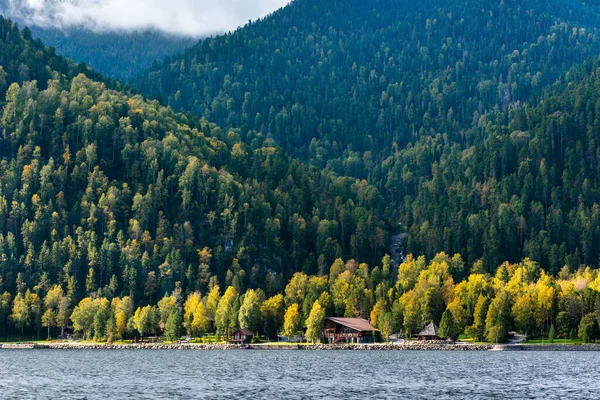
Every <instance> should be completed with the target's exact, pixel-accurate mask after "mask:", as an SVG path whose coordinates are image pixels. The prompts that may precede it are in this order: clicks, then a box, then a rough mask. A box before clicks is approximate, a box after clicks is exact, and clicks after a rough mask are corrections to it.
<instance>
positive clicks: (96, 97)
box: [0, 21, 388, 301]
mask: <svg viewBox="0 0 600 400" xmlns="http://www.w3.org/2000/svg"><path fill="white" fill-rule="evenodd" d="M1 22H2V24H1V27H0V34H2V37H3V39H4V40H3V42H2V45H3V49H2V52H0V54H2V55H3V56H5V57H6V58H5V59H2V60H0V65H5V66H6V70H4V67H3V69H2V71H3V72H2V73H1V75H2V76H3V77H4V79H3V82H2V83H3V85H2V90H3V92H5V93H6V95H5V98H6V102H5V103H4V105H3V113H2V120H1V124H2V130H3V135H2V138H0V157H1V159H2V161H1V165H2V167H1V174H0V232H2V235H0V254H2V257H1V258H0V276H1V277H2V280H3V282H2V284H3V287H4V288H5V289H6V290H9V291H14V290H15V289H16V288H17V287H18V286H19V285H23V284H24V285H26V286H27V287H29V286H34V285H35V284H37V283H38V282H39V281H40V280H48V281H50V282H56V281H63V282H65V284H66V283H68V282H69V281H70V280H72V281H73V282H72V283H71V284H72V285H73V290H75V293H77V295H82V294H84V293H85V292H88V293H89V291H90V289H93V290H95V289H97V288H103V287H105V286H107V285H109V283H110V280H111V278H113V276H114V277H115V279H117V280H118V282H119V285H120V287H121V288H127V291H128V292H130V293H131V294H132V295H133V294H136V295H139V296H144V297H145V298H148V300H150V301H155V300H156V296H160V297H162V294H164V292H165V291H167V292H170V291H172V290H173V289H174V288H175V284H176V283H177V282H179V283H180V284H182V285H183V287H182V288H183V289H185V290H195V289H196V288H198V289H205V288H206V286H207V284H208V280H209V278H210V276H211V275H215V276H216V277H218V279H219V280H220V281H221V282H231V281H233V280H236V279H238V280H241V281H243V282H244V283H248V284H249V285H252V286H261V287H262V286H265V285H271V286H272V288H271V290H272V291H277V290H279V289H281V285H282V284H284V283H285V282H286V281H287V279H288V278H289V277H291V275H292V274H293V273H294V272H296V271H305V272H307V273H317V272H318V271H319V269H321V270H324V269H325V267H328V266H329V265H330V264H331V262H333V260H335V259H336V258H338V257H354V258H357V259H364V260H371V261H374V260H377V259H381V257H382V256H383V255H384V254H385V251H386V246H387V231H388V227H387V225H386V222H385V220H384V215H385V214H386V205H385V202H384V201H383V198H382V197H381V196H380V195H379V193H378V192H377V190H376V189H375V188H373V187H372V186H370V185H369V184H368V183H367V182H366V181H364V180H357V179H353V178H345V177H338V176H336V175H335V174H333V173H331V172H328V171H319V170H318V169H317V168H315V167H310V166H305V165H303V164H301V163H300V162H298V161H295V160H294V159H292V158H290V157H288V156H287V155H286V154H285V152H283V151H282V150H281V149H280V148H279V147H277V146H276V145H275V144H272V145H268V144H267V143H265V145H264V146H261V147H258V148H251V147H249V146H248V145H246V144H244V143H243V142H242V141H241V140H240V137H239V135H237V134H236V133H235V132H233V131H223V130H221V129H220V128H219V127H217V126H216V125H214V124H211V123H209V122H207V121H206V120H204V119H188V118H186V117H185V116H184V115H181V114H175V113H174V112H172V111H171V110H170V109H167V108H165V107H162V106H160V105H159V104H158V103H157V102H156V101H153V102H151V101H145V100H144V99H142V97H141V96H128V95H126V94H123V93H121V92H118V91H114V90H110V89H108V88H107V87H106V86H105V84H103V83H101V82H96V81H94V80H92V79H90V78H89V77H87V76H85V75H84V74H82V73H78V72H77V69H78V68H80V67H78V66H76V65H73V64H72V63H70V62H69V61H67V60H65V59H62V58H60V57H58V56H56V55H54V54H53V53H52V52H51V51H50V52H48V51H47V50H45V49H44V48H43V47H42V46H41V44H40V43H39V42H35V41H31V40H27V38H26V37H27V34H28V33H27V31H26V32H25V35H23V36H22V35H21V34H20V32H19V31H18V30H17V28H16V27H15V26H11V25H10V24H9V23H7V22H6V21H1ZM25 74H27V76H24V75H25ZM89 75H91V76H93V75H94V74H93V73H92V72H89ZM38 82H40V83H38ZM42 82H44V83H43V84H42ZM202 249H205V253H206V254H204V255H200V254H199V253H201V251H200V250H202ZM88 274H92V275H93V282H94V284H93V288H90V287H87V288H86V285H85V281H86V276H87V275H88Z"/></svg>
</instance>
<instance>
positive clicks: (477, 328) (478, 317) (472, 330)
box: [467, 295, 490, 342]
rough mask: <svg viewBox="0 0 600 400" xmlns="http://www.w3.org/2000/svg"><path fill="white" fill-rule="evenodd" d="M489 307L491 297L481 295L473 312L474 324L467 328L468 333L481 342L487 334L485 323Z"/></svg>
mask: <svg viewBox="0 0 600 400" xmlns="http://www.w3.org/2000/svg"><path fill="white" fill-rule="evenodd" d="M489 307H490V299H489V298H487V297H485V296H483V295H479V298H478V299H477V304H476V305H475V312H474V314H473V325H471V326H470V327H469V328H468V329H467V335H469V336H470V337H472V338H473V339H477V340H478V341H480V342H481V341H483V337H484V335H485V324H486V317H487V313H488V309H489Z"/></svg>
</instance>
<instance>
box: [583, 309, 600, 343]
mask: <svg viewBox="0 0 600 400" xmlns="http://www.w3.org/2000/svg"><path fill="white" fill-rule="evenodd" d="M597 331H598V323H597V321H596V317H595V315H594V313H589V314H586V315H584V316H583V318H582V319H581V322H580V323H579V338H580V339H581V340H582V341H583V342H584V343H590V342H592V341H594V340H596V337H597Z"/></svg>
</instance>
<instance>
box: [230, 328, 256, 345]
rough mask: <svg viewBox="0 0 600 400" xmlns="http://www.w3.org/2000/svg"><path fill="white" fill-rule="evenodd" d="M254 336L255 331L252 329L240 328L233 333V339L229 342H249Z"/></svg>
mask: <svg viewBox="0 0 600 400" xmlns="http://www.w3.org/2000/svg"><path fill="white" fill-rule="evenodd" d="M253 337H254V332H252V331H251V330H250V329H245V328H243V329H238V330H237V331H235V332H233V333H232V334H231V339H230V340H229V342H230V343H236V344H249V343H250V342H251V341H252V338H253Z"/></svg>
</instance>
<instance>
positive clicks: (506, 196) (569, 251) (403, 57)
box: [138, 0, 600, 273]
mask: <svg viewBox="0 0 600 400" xmlns="http://www.w3.org/2000/svg"><path fill="white" fill-rule="evenodd" d="M597 22H598V9H597V7H591V6H590V5H587V4H583V3H582V2H580V1H575V0H569V1H550V2H538V1H521V0H507V1H502V2H490V1H475V2H464V1H439V0H437V1H436V0H428V1H422V2H406V1H396V0H394V1H391V0H376V1H357V0H338V1H327V2H324V1H312V0H297V1H295V2H292V4H291V5H289V6H288V7H286V8H284V9H282V10H280V11H278V12H276V13H275V14H274V15H272V16H269V17H267V18H265V19H263V20H261V21H258V22H256V23H252V24H249V25H247V26H245V27H244V28H241V29H239V30H238V31H236V32H234V33H232V34H229V35H225V36H220V37H215V38H210V39H206V40H204V41H202V42H200V43H199V44H198V45H197V46H195V47H193V48H192V49H190V50H188V51H186V52H185V54H184V55H183V56H182V57H176V58H173V59H172V60H171V61H169V62H166V63H165V64H163V65H160V66H157V67H156V68H154V69H153V70H151V71H149V72H148V73H147V74H146V75H145V76H144V77H143V78H142V79H140V80H139V82H138V85H139V87H140V88H141V90H142V92H144V93H146V94H149V95H152V96H156V97H159V98H162V99H163V100H164V101H165V102H167V103H168V104H169V105H171V106H172V107H174V108H179V109H185V110H189V111H192V112H194V113H196V114H198V115H202V116H206V117H207V118H209V119H211V120H213V121H216V122H217V123H218V124H221V125H222V126H232V127H236V128H239V133H240V136H241V137H242V140H243V141H244V142H246V143H247V144H249V145H251V146H259V145H261V143H263V142H264V141H265V140H270V139H273V140H275V142H276V143H279V144H280V145H281V146H282V147H283V148H284V149H286V150H287V151H288V152H290V154H292V155H294V156H297V157H299V158H300V159H302V160H305V161H308V162H310V163H311V164H312V165H316V166H318V167H320V168H327V169H328V170H330V171H333V172H336V173H337V174H338V175H346V176H354V177H358V178H361V179H366V180H367V181H368V182H369V183H370V184H372V185H373V186H375V187H377V188H378V189H379V191H380V193H381V195H382V196H383V197H384V199H385V200H386V202H387V204H388V205H389V208H388V212H389V213H388V214H387V217H388V219H389V220H390V221H393V222H394V224H396V225H397V224H398V223H401V224H402V227H403V229H404V230H405V231H406V232H407V233H408V241H407V243H406V247H407V251H408V252H412V253H414V254H425V255H427V256H428V257H433V256H434V255H435V254H436V253H437V252H438V251H441V250H444V251H446V252H447V253H448V254H454V253H460V254H462V255H463V257H464V258H465V260H466V262H467V265H469V266H471V265H473V263H474V262H475V261H477V260H479V259H481V260H483V262H484V267H485V268H486V270H489V271H491V272H493V271H494V270H495V268H497V266H498V265H499V264H500V263H501V262H502V261H503V260H509V261H511V262H518V261H519V260H521V259H522V258H524V257H530V258H532V259H534V260H536V261H538V262H540V263H541V265H542V266H543V268H545V269H547V270H548V271H552V272H554V273H556V272H558V270H559V269H560V268H561V267H562V266H563V265H564V264H568V265H569V266H570V267H571V268H572V269H577V268H578V267H579V265H580V264H588V265H593V266H598V260H599V259H600V232H598V231H597V228H596V226H595V225H594V224H593V220H594V207H595V205H596V204H597V203H599V202H600V198H599V196H598V189H599V188H598V181H597V177H596V171H595V170H596V162H595V161H594V160H595V159H596V157H597V156H596V153H597V149H598V139H597V132H596V130H595V125H596V122H595V118H596V116H595V112H596V110H595V108H594V107H595V106H594V105H593V103H594V102H595V99H594V98H591V99H589V100H588V99H586V100H585V101H583V102H582V101H575V97H576V96H577V94H576V91H575V90H572V91H570V92H569V93H565V94H564V95H563V94H560V93H559V94H558V95H556V94H550V93H548V92H547V91H545V89H544V88H546V87H547V86H548V85H549V84H553V83H554V82H555V81H556V80H557V79H561V80H562V81H571V82H574V78H572V77H571V76H572V74H573V72H571V73H567V71H569V70H570V68H572V67H577V68H579V65H580V64H581V63H583V62H584V61H585V60H587V59H588V58H589V57H594V56H595V55H596V54H597V53H598V50H599V49H600V41H599V40H598V39H599V38H598V31H597V28H596V27H597V26H598V23H597ZM584 70H585V71H589V67H584ZM265 71H268V73H265ZM565 73H567V75H564V74H565ZM575 74H577V72H575ZM547 96H551V98H546V97H547ZM557 96H558V97H557ZM590 96H593V94H590ZM540 103H542V105H539V106H538V104H540ZM550 111H551V112H550ZM584 160H587V161H588V162H584ZM584 193H585V194H584ZM580 194H583V196H582V197H581V198H580V196H579V195H580Z"/></svg>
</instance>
